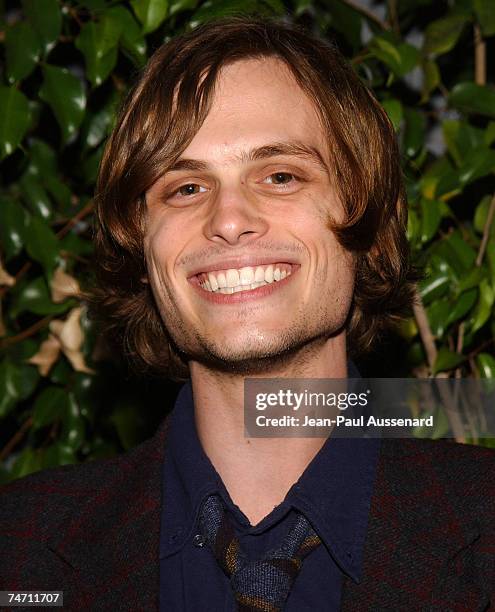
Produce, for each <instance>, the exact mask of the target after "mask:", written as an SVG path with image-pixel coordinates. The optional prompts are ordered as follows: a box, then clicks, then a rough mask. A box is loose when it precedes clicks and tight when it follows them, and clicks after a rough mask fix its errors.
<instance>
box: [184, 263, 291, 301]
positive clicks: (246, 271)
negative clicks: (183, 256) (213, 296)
mask: <svg viewBox="0 0 495 612" xmlns="http://www.w3.org/2000/svg"><path fill="white" fill-rule="evenodd" d="M292 272H293V266H292V265H291V264H289V263H274V264H267V265H263V266H253V267H251V266H246V267H244V268H238V269H235V268H230V269H228V270H214V271H211V272H201V273H200V274H197V275H196V279H197V282H198V284H199V286H200V287H201V288H202V289H204V290H205V291H208V292H209V293H223V294H229V295H230V294H232V293H239V292H241V291H252V290H253V289H258V287H263V286H265V285H271V284H273V283H277V282H279V281H281V280H283V279H284V278H286V277H287V276H290V275H291V274H292Z"/></svg>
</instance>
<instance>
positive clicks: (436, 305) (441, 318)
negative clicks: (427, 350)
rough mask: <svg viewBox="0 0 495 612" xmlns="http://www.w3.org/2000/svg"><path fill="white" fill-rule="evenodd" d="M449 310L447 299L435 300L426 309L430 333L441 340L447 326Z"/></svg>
mask: <svg viewBox="0 0 495 612" xmlns="http://www.w3.org/2000/svg"><path fill="white" fill-rule="evenodd" d="M450 309H451V305H450V301H449V300H447V299H443V300H437V301H436V302H433V303H432V304H430V305H429V306H428V307H427V308H426V314H427V317H428V321H429V323H430V328H431V333H432V334H433V335H434V336H435V337H436V338H442V337H443V334H444V332H445V328H446V326H447V317H448V315H449V312H450Z"/></svg>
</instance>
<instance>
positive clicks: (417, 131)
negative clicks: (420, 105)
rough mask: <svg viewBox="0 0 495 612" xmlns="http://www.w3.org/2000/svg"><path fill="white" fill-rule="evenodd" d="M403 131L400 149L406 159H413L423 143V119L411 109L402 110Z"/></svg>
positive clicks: (421, 115) (420, 114) (421, 114)
mask: <svg viewBox="0 0 495 612" xmlns="http://www.w3.org/2000/svg"><path fill="white" fill-rule="evenodd" d="M403 112H404V119H405V130H404V135H403V138H402V149H403V151H404V152H405V154H406V155H407V156H408V157H415V156H416V155H417V154H418V153H419V151H420V149H421V147H422V146H423V143H424V138H425V117H424V115H423V113H420V112H418V111H417V110H414V109H412V108H404V109H403Z"/></svg>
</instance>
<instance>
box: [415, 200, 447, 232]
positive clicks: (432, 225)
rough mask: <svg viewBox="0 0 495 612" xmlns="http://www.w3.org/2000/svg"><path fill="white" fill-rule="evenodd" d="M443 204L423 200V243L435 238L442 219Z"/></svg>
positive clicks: (421, 204)
mask: <svg viewBox="0 0 495 612" xmlns="http://www.w3.org/2000/svg"><path fill="white" fill-rule="evenodd" d="M441 204H442V203H441V202H438V201H436V200H428V199H426V198H421V202H420V206H421V237H420V240H421V242H423V243H426V242H428V241H429V240H431V239H432V238H433V236H434V235H435V234H436V232H437V230H438V226H439V225H440V221H441V219H442V208H441Z"/></svg>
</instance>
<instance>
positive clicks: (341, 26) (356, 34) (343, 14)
mask: <svg viewBox="0 0 495 612" xmlns="http://www.w3.org/2000/svg"><path fill="white" fill-rule="evenodd" d="M308 4H309V6H308V8H310V10H311V3H308ZM325 6H327V7H328V11H329V13H330V15H331V17H332V22H331V24H332V28H333V29H335V30H336V31H337V32H340V33H341V34H343V35H344V36H345V38H346V40H347V41H348V42H349V43H350V44H351V45H352V46H353V48H354V49H355V50H357V49H359V48H360V47H361V27H362V18H361V14H360V13H359V12H358V11H357V10H356V9H354V8H353V7H351V6H349V5H348V4H346V3H345V2H342V0H326V2H325Z"/></svg>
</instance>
